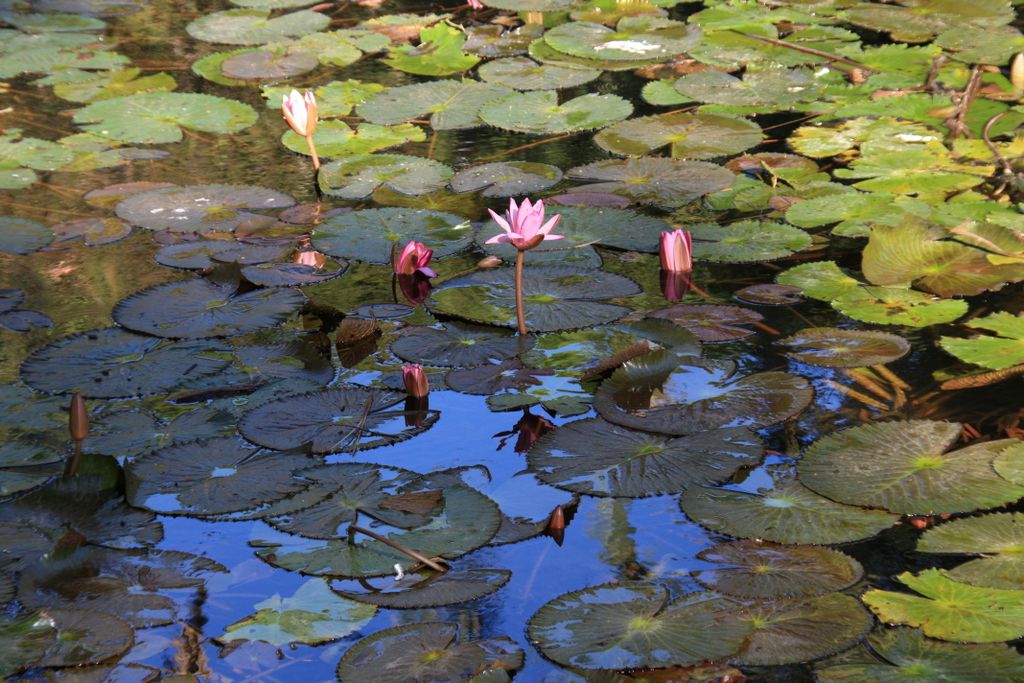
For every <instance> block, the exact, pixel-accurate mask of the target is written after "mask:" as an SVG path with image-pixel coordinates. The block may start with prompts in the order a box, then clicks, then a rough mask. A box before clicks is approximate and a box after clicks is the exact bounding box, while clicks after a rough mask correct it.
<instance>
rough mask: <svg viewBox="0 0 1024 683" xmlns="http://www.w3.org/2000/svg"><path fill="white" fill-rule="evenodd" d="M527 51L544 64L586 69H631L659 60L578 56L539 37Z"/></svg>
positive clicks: (646, 65)
mask: <svg viewBox="0 0 1024 683" xmlns="http://www.w3.org/2000/svg"><path fill="white" fill-rule="evenodd" d="M527 52H528V53H529V55H530V57H532V58H533V59H535V60H537V61H538V62H542V63H544V64H557V65H559V66H574V67H579V68H584V69H600V70H602V71H630V70H632V69H641V68H644V67H649V66H653V65H654V64H656V63H657V62H658V60H657V58H647V59H645V58H643V57H639V56H638V57H637V58H636V59H591V58H589V57H577V56H576V55H571V54H569V53H567V52H560V51H559V50H556V49H555V48H553V47H551V45H550V44H549V43H547V42H545V41H544V39H543V38H539V39H537V40H534V41H533V42H532V43H530V46H529V48H527Z"/></svg>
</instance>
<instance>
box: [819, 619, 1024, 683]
mask: <svg viewBox="0 0 1024 683" xmlns="http://www.w3.org/2000/svg"><path fill="white" fill-rule="evenodd" d="M867 642H868V645H870V647H871V651H872V652H873V653H875V654H877V655H880V656H881V657H883V658H884V660H885V661H884V662H880V661H878V659H877V658H875V657H872V656H870V655H868V657H869V659H868V660H867V661H865V662H863V663H859V662H858V663H849V664H843V663H839V664H836V665H833V666H828V667H823V668H820V669H818V670H817V671H816V672H815V674H816V675H817V677H818V680H820V681H821V682H822V683H855V682H858V681H878V683H932V681H943V682H946V681H948V682H949V683H954V682H956V683H988V681H989V680H991V679H992V677H993V676H996V677H999V678H1001V679H1004V680H1013V679H1014V678H1019V677H1021V676H1024V657H1021V656H1020V654H1018V653H1017V651H1016V650H1014V649H1013V648H1012V647H1007V646H1006V645H963V644H953V643H944V642H942V641H941V640H933V639H931V638H926V637H925V636H924V634H923V633H921V631H920V630H918V629H913V628H893V629H884V630H877V631H875V632H873V633H872V634H871V635H869V636H868V639H867Z"/></svg>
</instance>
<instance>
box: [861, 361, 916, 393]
mask: <svg viewBox="0 0 1024 683" xmlns="http://www.w3.org/2000/svg"><path fill="white" fill-rule="evenodd" d="M871 369H872V370H874V371H875V372H877V373H878V374H879V375H881V376H882V377H884V378H885V379H886V380H887V381H888V382H889V384H891V385H893V386H894V387H896V388H897V389H903V390H904V391H910V385H909V384H907V383H906V382H904V381H903V378H902V377H900V376H899V375H897V374H896V373H895V372H893V371H892V370H890V369H889V368H887V367H885V366H884V365H882V364H878V365H872V366H871Z"/></svg>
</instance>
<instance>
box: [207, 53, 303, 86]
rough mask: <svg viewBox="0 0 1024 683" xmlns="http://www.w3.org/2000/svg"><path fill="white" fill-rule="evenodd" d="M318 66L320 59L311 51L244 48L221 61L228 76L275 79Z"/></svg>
mask: <svg viewBox="0 0 1024 683" xmlns="http://www.w3.org/2000/svg"><path fill="white" fill-rule="evenodd" d="M318 66H320V60H319V59H318V58H317V56H316V55H315V54H312V53H310V52H290V51H286V52H281V53H278V52H275V51H273V50H244V51H239V53H238V54H235V55H233V56H231V57H228V58H227V59H225V60H224V61H223V62H221V64H220V70H221V73H222V74H223V75H224V76H225V77H226V78H240V79H249V80H252V79H259V80H268V81H274V80H284V79H286V78H291V77H292V76H301V75H302V74H304V73H309V72H310V71H312V70H313V69H315V68H317V67H318Z"/></svg>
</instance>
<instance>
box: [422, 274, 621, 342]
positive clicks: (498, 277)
mask: <svg viewBox="0 0 1024 683" xmlns="http://www.w3.org/2000/svg"><path fill="white" fill-rule="evenodd" d="M523 287H524V292H525V294H524V304H525V308H526V326H527V328H528V329H530V330H533V331H535V332H552V331H555V330H569V329H574V328H577V327H589V326H591V325H598V324H601V323H606V322H610V321H612V320H617V319H618V318H621V317H622V316H623V315H625V314H626V313H628V312H629V309H627V308H625V307H624V306H617V305H614V304H608V303H604V302H603V301H602V300H603V299H611V298H615V297H626V296H632V295H634V294H637V293H639V291H640V290H639V287H637V285H636V284H635V283H634V282H633V281H632V280H629V279H627V278H625V277H622V276H621V275H614V274H612V273H605V272H603V271H590V270H580V269H576V268H572V267H568V266H536V267H531V268H526V269H525V272H524V273H523ZM428 306H429V307H430V309H431V310H433V311H437V312H439V313H443V314H445V315H453V316H456V317H459V318H465V319H467V320H470V321H473V322H479V323H484V324H488V325H498V326H501V327H515V325H516V313H515V291H514V269H512V268H502V269H498V270H493V271H482V272H476V273H471V274H469V275H463V276H461V277H456V278H453V279H451V280H448V281H447V282H445V283H444V284H442V285H441V286H440V287H438V288H437V289H435V290H434V291H433V293H432V295H431V298H430V300H429V301H428Z"/></svg>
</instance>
